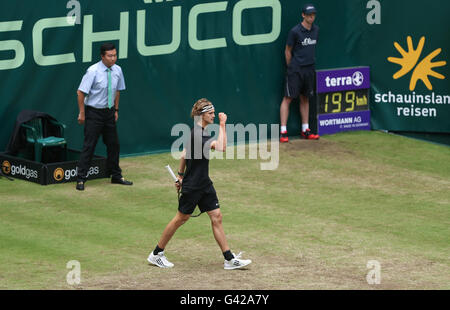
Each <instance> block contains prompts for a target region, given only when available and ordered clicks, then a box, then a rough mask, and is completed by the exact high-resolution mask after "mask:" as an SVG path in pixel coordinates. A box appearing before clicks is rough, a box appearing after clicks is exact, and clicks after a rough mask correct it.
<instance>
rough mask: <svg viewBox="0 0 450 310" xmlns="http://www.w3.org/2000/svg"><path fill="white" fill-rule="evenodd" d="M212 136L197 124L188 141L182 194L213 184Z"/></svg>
mask: <svg viewBox="0 0 450 310" xmlns="http://www.w3.org/2000/svg"><path fill="white" fill-rule="evenodd" d="M211 142H212V140H211V136H210V135H209V134H208V132H207V131H206V130H205V129H204V128H202V127H201V126H199V125H197V124H195V125H194V128H192V129H191V135H190V138H189V139H188V141H186V142H185V143H186V144H185V145H186V155H185V158H186V170H185V174H184V177H183V187H182V192H183V193H187V192H190V191H193V190H200V189H203V188H205V187H207V186H209V185H211V184H212V181H211V179H210V178H209V152H210V149H211Z"/></svg>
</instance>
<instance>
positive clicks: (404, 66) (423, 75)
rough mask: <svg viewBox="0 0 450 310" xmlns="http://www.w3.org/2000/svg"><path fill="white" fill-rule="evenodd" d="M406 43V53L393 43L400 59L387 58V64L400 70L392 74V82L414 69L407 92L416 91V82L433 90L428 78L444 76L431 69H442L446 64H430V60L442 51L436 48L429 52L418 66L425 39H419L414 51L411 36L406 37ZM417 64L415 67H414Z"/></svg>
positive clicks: (444, 62) (443, 62) (441, 62)
mask: <svg viewBox="0 0 450 310" xmlns="http://www.w3.org/2000/svg"><path fill="white" fill-rule="evenodd" d="M406 43H407V46H408V51H405V50H404V49H403V48H402V47H401V46H400V44H398V43H397V42H394V47H395V48H396V49H397V51H398V52H399V53H400V55H401V56H402V57H401V58H397V57H388V58H387V60H388V61H389V62H392V63H395V64H398V65H400V66H401V69H400V70H398V71H397V72H396V73H394V75H393V78H394V80H397V79H399V78H401V77H402V76H404V75H406V74H407V73H409V72H410V71H411V70H412V69H414V71H413V73H412V75H411V80H410V82H409V90H410V91H413V90H415V89H416V85H417V81H418V80H421V81H422V82H423V83H424V84H425V86H426V87H427V88H428V90H433V85H431V82H430V80H429V78H428V77H429V76H432V77H435V78H437V79H441V80H443V79H445V76H444V75H442V74H440V73H438V72H435V71H433V70H432V69H433V68H435V67H442V66H445V65H446V64H447V62H446V61H436V62H432V60H433V59H434V58H435V57H436V56H437V55H439V54H440V53H441V51H442V49H441V48H438V49H436V50H434V51H433V52H431V53H430V54H429V55H428V56H426V57H425V58H423V59H422V60H421V61H420V62H419V63H418V64H417V62H418V61H419V58H420V56H421V54H422V50H423V47H424V45H425V37H421V38H420V40H419V44H418V45H417V48H416V49H414V46H413V41H412V38H411V36H408V37H407V38H406ZM416 64H417V66H416Z"/></svg>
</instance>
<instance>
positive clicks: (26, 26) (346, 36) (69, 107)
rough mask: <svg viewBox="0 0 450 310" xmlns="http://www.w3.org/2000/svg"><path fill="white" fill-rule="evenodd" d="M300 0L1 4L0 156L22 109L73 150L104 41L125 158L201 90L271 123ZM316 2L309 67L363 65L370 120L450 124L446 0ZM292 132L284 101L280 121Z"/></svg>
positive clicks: (165, 139) (239, 117)
mask: <svg viewBox="0 0 450 310" xmlns="http://www.w3.org/2000/svg"><path fill="white" fill-rule="evenodd" d="M306 2H307V1H294V0H292V1H285V0H240V1H238V0H231V1H210V0H200V1H199V0H196V1H193V0H166V1H164V0H153V1H152V0H133V1H132V0H129V1H124V0H108V1H107V0H96V1H86V0H79V1H75V0H70V1H65V0H41V1H36V2H26V3H25V2H23V1H2V2H1V3H0V12H1V13H0V81H1V84H0V85H1V86H0V90H1V94H2V95H1V98H0V150H1V149H4V147H5V146H6V144H7V142H8V140H9V136H10V135H11V132H12V129H13V126H14V122H15V118H16V116H17V115H18V113H19V112H20V111H21V110H24V109H31V110H37V111H42V112H46V113H49V114H51V115H52V116H54V117H55V118H56V119H58V120H59V121H61V122H62V123H65V124H66V125H67V130H66V138H67V140H68V141H69V147H70V148H74V149H80V148H81V145H82V141H83V128H82V127H81V126H80V125H78V123H77V115H78V107H77V103H76V90H77V88H78V86H79V84H80V81H81V78H82V76H83V74H84V73H85V71H86V69H87V68H88V67H89V66H90V65H92V64H93V63H95V62H97V61H99V60H100V56H99V47H100V45H101V44H102V43H103V42H105V41H112V42H114V43H115V44H116V46H117V50H118V56H119V59H118V61H117V64H118V65H120V66H121V67H122V69H123V72H124V75H125V82H126V86H127V89H126V90H125V91H123V92H122V93H121V97H120V113H119V123H118V129H119V138H120V143H121V154H123V155H125V154H136V153H143V152H157V151H162V150H168V149H170V146H171V144H172V142H173V141H174V140H175V139H176V138H177V137H172V136H171V128H172V127H173V126H174V125H175V124H177V123H186V124H191V123H192V120H191V119H190V118H189V115H190V110H191V107H192V104H193V103H194V102H195V101H196V100H197V99H199V98H202V97H206V98H208V99H210V100H211V101H213V103H214V105H215V107H216V109H217V110H218V111H225V112H227V114H228V116H229V117H228V120H229V122H231V123H234V124H238V123H242V124H249V123H254V124H271V123H279V106H280V102H281V99H282V96H283V84H284V74H285V60H284V47H285V44H286V37H287V34H288V32H289V30H290V29H291V28H292V27H293V26H294V25H295V24H297V23H298V22H300V21H301V7H302V6H303V5H304V4H305V3H306ZM315 5H316V7H317V9H318V14H317V19H316V23H317V24H318V25H319V27H320V37H319V41H318V47H317V65H316V66H317V69H326V68H337V67H350V66H370V67H371V72H372V76H371V84H372V87H371V112H372V127H373V128H377V129H379V128H381V129H388V130H406V131H427V132H450V122H449V121H448V119H449V116H450V109H449V104H450V103H449V93H450V91H449V83H448V80H447V79H448V77H449V74H450V72H449V65H448V61H447V59H448V53H449V51H450V42H449V37H448V35H447V31H446V29H447V28H446V27H445V25H446V24H447V23H446V20H445V19H444V17H445V15H444V14H446V12H448V11H449V9H450V4H449V3H448V2H447V1H443V0H431V1H428V2H427V3H423V2H422V1H418V0H410V1H406V0H391V1H374V0H371V1H361V0H346V1H316V3H315ZM425 6H426V10H425V9H424V7H425ZM425 13H426V14H425ZM408 37H411V40H410V41H409V39H408ZM422 38H423V39H422ZM395 42H397V44H396V43H395ZM409 42H411V44H410V43H409ZM411 45H412V47H411V48H408V47H409V46H411ZM418 46H419V47H421V48H420V49H419V48H418ZM419 50H420V51H419ZM402 68H403V69H402ZM428 81H429V82H428ZM299 128H300V126H299V116H298V105H295V104H293V105H291V114H290V118H289V123H288V129H289V131H290V132H293V133H294V132H296V131H297V132H299V130H300V129H299ZM98 148H99V149H98V151H99V153H100V154H102V153H103V154H104V146H103V145H102V143H99V146H98Z"/></svg>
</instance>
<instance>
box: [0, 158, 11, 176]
mask: <svg viewBox="0 0 450 310" xmlns="http://www.w3.org/2000/svg"><path fill="white" fill-rule="evenodd" d="M2 170H3V173H4V174H10V173H11V164H10V163H9V161H7V160H5V161H3V163H2Z"/></svg>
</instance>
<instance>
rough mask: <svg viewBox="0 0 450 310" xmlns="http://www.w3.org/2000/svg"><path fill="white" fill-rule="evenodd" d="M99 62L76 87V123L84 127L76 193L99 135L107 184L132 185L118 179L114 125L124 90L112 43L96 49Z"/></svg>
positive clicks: (84, 177) (117, 146)
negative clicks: (103, 152) (103, 144)
mask: <svg viewBox="0 0 450 310" xmlns="http://www.w3.org/2000/svg"><path fill="white" fill-rule="evenodd" d="M100 54H101V58H102V59H101V60H100V61H99V62H97V63H96V64H94V65H92V66H90V67H89V68H88V70H87V72H86V74H85V75H84V76H83V79H82V81H81V84H80V86H79V87H78V91H77V94H78V108H79V111H80V113H79V115H78V123H79V124H81V125H83V124H84V143H83V150H82V152H81V155H80V160H79V162H78V167H77V168H78V178H77V185H76V189H77V190H84V183H85V182H86V180H87V178H88V171H89V167H90V164H91V161H92V157H93V155H94V151H95V147H96V145H97V141H98V138H99V137H100V135H102V137H103V142H104V143H105V145H106V151H107V170H108V174H109V175H110V176H111V183H116V184H123V185H132V184H133V183H132V182H130V181H127V180H125V179H124V178H123V176H122V170H121V169H120V167H119V152H120V145H119V137H118V135H117V127H116V122H117V119H118V118H119V98H120V91H121V90H124V89H125V79H124V77H123V73H122V69H121V68H120V67H119V66H118V65H116V61H117V51H116V47H115V46H114V44H112V43H105V44H103V45H102V46H101V47H100Z"/></svg>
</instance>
